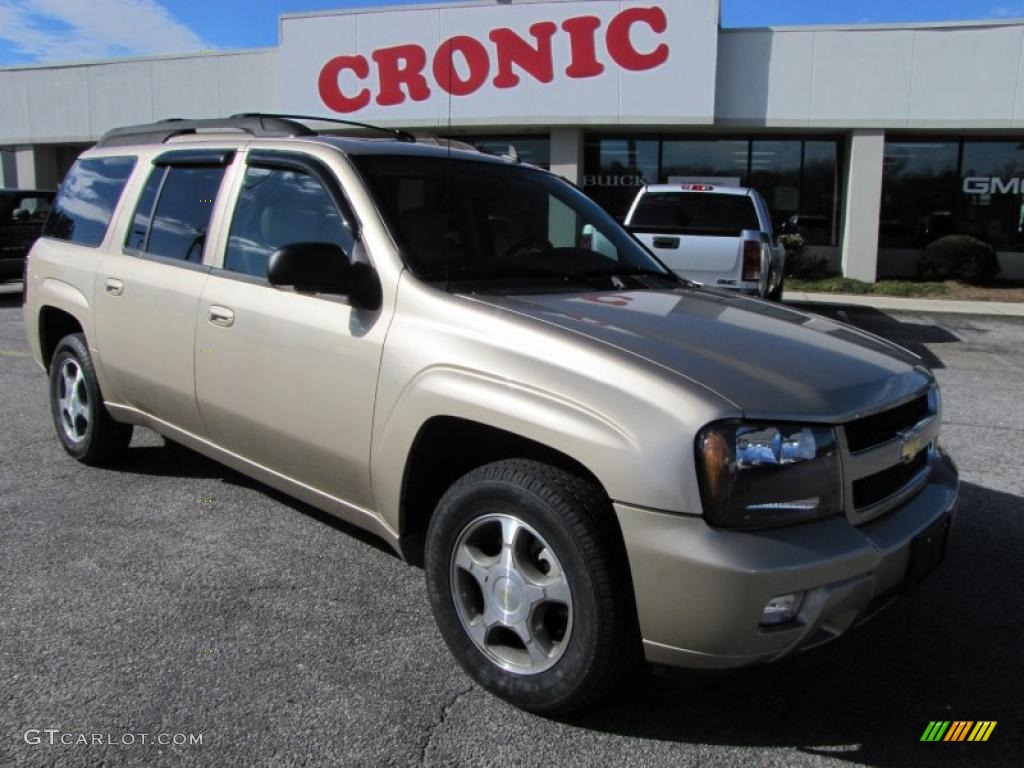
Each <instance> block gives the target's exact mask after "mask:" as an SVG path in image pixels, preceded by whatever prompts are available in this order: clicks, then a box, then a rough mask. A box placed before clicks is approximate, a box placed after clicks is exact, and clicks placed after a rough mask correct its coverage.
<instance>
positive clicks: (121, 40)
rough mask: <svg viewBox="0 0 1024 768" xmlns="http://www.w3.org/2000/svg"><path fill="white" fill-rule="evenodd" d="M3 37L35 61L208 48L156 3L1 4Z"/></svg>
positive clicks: (58, 0) (4, 0) (9, 0)
mask: <svg viewBox="0 0 1024 768" xmlns="http://www.w3.org/2000/svg"><path fill="white" fill-rule="evenodd" d="M0 38H2V39H5V40H9V41H10V42H11V43H13V47H14V50H15V51H16V52H17V53H19V54H21V55H23V56H25V57H26V58H28V59H32V60H36V61H77V60H82V59H103V58H111V57H117V56H138V55H151V54H160V53H188V52H190V51H199V50H200V49H202V48H206V47H208V46H206V45H204V43H203V41H202V40H201V38H200V37H199V35H197V34H196V33H195V32H193V31H192V30H191V29H189V28H188V27H187V26H185V25H184V24H182V23H181V22H180V21H178V20H177V19H175V18H174V17H173V16H172V15H171V13H170V12H169V11H168V10H167V9H166V8H164V6H162V5H161V4H160V3H159V2H156V0H0Z"/></svg>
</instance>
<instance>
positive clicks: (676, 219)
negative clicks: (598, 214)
mask: <svg viewBox="0 0 1024 768" xmlns="http://www.w3.org/2000/svg"><path fill="white" fill-rule="evenodd" d="M629 226H630V227H632V228H633V229H634V230H637V229H643V230H644V231H646V232H656V233H658V234H672V235H704V236H708V237H739V236H740V234H741V233H742V232H743V230H744V229H753V230H759V229H761V225H760V224H759V223H758V220H757V209H755V208H754V201H753V200H751V199H750V198H749V197H748V196H747V195H721V194H715V193H708V192H648V193H647V194H646V195H644V196H643V197H641V198H640V202H639V203H637V206H636V211H634V213H633V217H632V219H630V222H629Z"/></svg>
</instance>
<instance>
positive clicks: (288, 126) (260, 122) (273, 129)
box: [96, 115, 316, 147]
mask: <svg viewBox="0 0 1024 768" xmlns="http://www.w3.org/2000/svg"><path fill="white" fill-rule="evenodd" d="M209 130H213V131H216V130H235V131H242V132H243V133H247V134H249V135H250V136H254V137H258V138H287V137H291V136H315V135H316V131H314V130H312V129H311V128H308V127H307V126H305V125H303V124H302V123H299V122H296V121H295V120H285V119H283V118H279V117H276V116H272V115H235V116H234V117H229V118H214V119H210V120H183V119H181V118H180V117H175V118H169V119H167V120H158V121H157V122H155V123H146V124H143V125H129V126H127V127H125V128H115V129H113V130H112V131H107V132H106V133H105V134H103V137H102V138H101V139H100V140H99V141H98V142H96V146H97V147H119V146H124V145H126V144H162V143H164V142H165V141H167V140H168V139H170V138H173V137H174V136H183V135H187V134H195V133H199V132H200V131H209Z"/></svg>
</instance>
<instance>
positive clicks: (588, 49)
mask: <svg viewBox="0 0 1024 768" xmlns="http://www.w3.org/2000/svg"><path fill="white" fill-rule="evenodd" d="M600 27H601V19H599V18H598V17H597V16H577V17H576V18H575V19H566V20H565V21H563V22H562V29H564V30H565V31H566V32H567V33H568V34H569V45H570V46H571V50H572V60H571V61H570V62H569V66H568V67H566V68H565V74H567V75H568V76H569V77H576V78H582V77H597V76H598V75H600V74H601V73H602V72H604V64H602V63H601V62H600V61H598V60H597V45H596V43H595V42H594V33H595V32H597V30H598V29H599V28H600Z"/></svg>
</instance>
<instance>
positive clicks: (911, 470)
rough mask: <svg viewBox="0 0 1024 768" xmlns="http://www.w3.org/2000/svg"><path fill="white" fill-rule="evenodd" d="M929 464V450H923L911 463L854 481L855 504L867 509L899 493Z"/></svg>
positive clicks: (857, 506) (859, 507) (856, 506)
mask: <svg viewBox="0 0 1024 768" xmlns="http://www.w3.org/2000/svg"><path fill="white" fill-rule="evenodd" d="M927 466H928V451H921V452H920V453H919V454H917V456H916V457H915V458H914V460H913V461H911V462H910V463H909V464H897V465H896V466H894V467H889V468H888V469H883V470H882V471H881V472H878V473H876V474H874V475H868V476H867V477H864V478H861V479H860V480H854V481H853V506H854V508H856V509H866V508H867V507H870V506H872V505H874V504H877V503H878V502H880V501H884V500H885V499H887V498H889V497H890V496H892V495H893V494H896V493H899V492H900V491H902V490H903V489H904V488H905V487H906V486H907V485H909V484H910V483H911V481H913V480H914V478H916V477H917V475H918V474H919V473H920V472H921V470H923V469H924V468H925V467H927Z"/></svg>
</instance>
